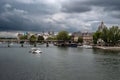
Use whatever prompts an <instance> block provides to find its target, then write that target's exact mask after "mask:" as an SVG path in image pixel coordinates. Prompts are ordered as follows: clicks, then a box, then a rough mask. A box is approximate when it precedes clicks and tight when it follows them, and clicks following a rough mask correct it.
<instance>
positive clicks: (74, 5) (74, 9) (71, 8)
mask: <svg viewBox="0 0 120 80" xmlns="http://www.w3.org/2000/svg"><path fill="white" fill-rule="evenodd" d="M90 10H91V7H88V6H86V5H85V4H82V2H74V1H71V2H67V3H64V4H62V11H63V12H67V13H81V12H87V11H90Z"/></svg>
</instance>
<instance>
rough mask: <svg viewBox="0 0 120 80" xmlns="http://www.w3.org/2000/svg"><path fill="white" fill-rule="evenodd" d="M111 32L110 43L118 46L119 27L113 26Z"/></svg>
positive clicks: (119, 37)
mask: <svg viewBox="0 0 120 80" xmlns="http://www.w3.org/2000/svg"><path fill="white" fill-rule="evenodd" d="M109 31H110V35H109V37H110V43H111V44H112V45H116V44H117V43H118V42H119V41H120V29H119V28H118V26H112V27H111V28H110V30H109Z"/></svg>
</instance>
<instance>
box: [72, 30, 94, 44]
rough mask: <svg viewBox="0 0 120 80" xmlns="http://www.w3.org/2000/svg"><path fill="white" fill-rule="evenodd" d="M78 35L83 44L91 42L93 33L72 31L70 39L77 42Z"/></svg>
mask: <svg viewBox="0 0 120 80" xmlns="http://www.w3.org/2000/svg"><path fill="white" fill-rule="evenodd" d="M79 37H81V38H82V39H83V44H92V43H93V33H91V32H80V31H79V32H74V33H73V34H72V41H74V42H77V41H78V38H79Z"/></svg>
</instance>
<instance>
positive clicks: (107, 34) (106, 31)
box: [101, 27, 110, 45]
mask: <svg viewBox="0 0 120 80" xmlns="http://www.w3.org/2000/svg"><path fill="white" fill-rule="evenodd" d="M109 37H110V32H109V29H108V28H107V27H105V28H104V29H103V31H102V34H101V39H102V40H103V41H104V42H105V44H106V45H107V44H108V43H109V41H110V38H109Z"/></svg>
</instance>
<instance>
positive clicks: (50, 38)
mask: <svg viewBox="0 0 120 80" xmlns="http://www.w3.org/2000/svg"><path fill="white" fill-rule="evenodd" d="M47 40H55V38H54V37H48V38H47Z"/></svg>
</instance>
